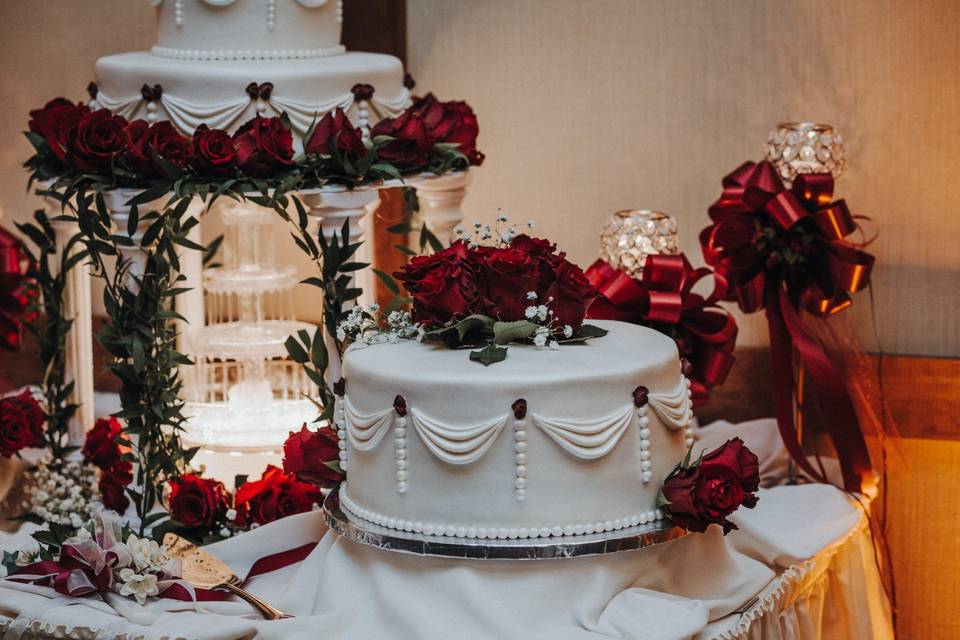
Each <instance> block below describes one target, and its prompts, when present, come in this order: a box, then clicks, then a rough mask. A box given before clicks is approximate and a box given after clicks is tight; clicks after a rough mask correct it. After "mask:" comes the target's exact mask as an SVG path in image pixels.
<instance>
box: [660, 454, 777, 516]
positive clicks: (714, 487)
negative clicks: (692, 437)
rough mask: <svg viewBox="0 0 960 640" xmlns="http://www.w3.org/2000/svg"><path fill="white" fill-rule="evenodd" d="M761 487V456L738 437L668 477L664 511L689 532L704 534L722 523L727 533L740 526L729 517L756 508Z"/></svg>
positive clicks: (678, 468)
mask: <svg viewBox="0 0 960 640" xmlns="http://www.w3.org/2000/svg"><path fill="white" fill-rule="evenodd" d="M759 487H760V462H759V460H758V459H757V456H756V455H754V453H753V452H752V451H750V449H748V448H747V447H746V445H744V443H743V440H741V439H740V438H734V439H732V440H728V441H727V442H726V443H724V444H723V446H721V447H719V448H717V449H714V450H713V451H711V452H710V453H707V454H705V455H704V456H703V457H702V458H701V459H700V460H699V461H697V462H695V463H694V464H692V465H690V466H689V467H684V466H682V465H681V466H679V467H677V468H676V469H675V470H674V471H673V472H672V473H671V474H670V476H668V477H667V479H666V480H665V481H664V483H663V488H662V489H661V493H662V495H663V499H664V500H665V501H666V504H664V505H663V510H664V511H666V513H667V515H668V516H669V517H670V520H671V521H673V523H674V524H676V525H678V526H681V527H683V528H684V529H687V530H689V531H696V532H699V533H702V532H704V531H706V530H707V527H708V526H710V525H711V524H718V525H720V526H721V527H723V533H724V534H727V533H728V532H729V531H731V530H732V529H736V528H737V525H735V524H733V523H732V522H730V521H729V520H727V516H729V515H730V514H731V513H733V512H734V511H736V510H737V509H738V508H740V507H741V506H744V507H747V508H748V509H752V508H753V507H755V506H756V504H757V496H756V491H757V489H759Z"/></svg>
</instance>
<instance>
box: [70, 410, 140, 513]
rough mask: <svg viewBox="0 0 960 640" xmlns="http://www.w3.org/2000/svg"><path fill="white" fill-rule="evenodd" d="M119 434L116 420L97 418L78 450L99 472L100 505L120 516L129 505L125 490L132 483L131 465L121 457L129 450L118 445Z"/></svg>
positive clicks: (120, 429)
mask: <svg viewBox="0 0 960 640" xmlns="http://www.w3.org/2000/svg"><path fill="white" fill-rule="evenodd" d="M122 432H123V428H122V427H121V426H120V421H119V420H117V419H116V418H114V417H112V416H111V417H109V418H99V419H98V420H97V421H96V422H95V423H94V425H93V429H91V430H90V431H88V432H87V437H86V440H84V443H83V449H82V450H81V453H83V459H84V461H86V462H88V463H90V464H92V465H94V466H96V467H97V468H98V469H100V479H99V480H98V482H97V485H98V488H99V490H100V499H101V500H102V501H103V505H104V506H105V507H107V508H108V509H113V510H114V511H116V512H118V513H123V512H124V511H126V510H127V507H128V506H130V499H129V498H128V497H127V493H126V490H125V489H126V487H127V485H129V484H130V483H131V482H133V465H132V464H131V463H130V461H129V460H124V459H123V454H125V453H127V452H128V451H129V449H128V448H127V447H124V446H121V445H120V444H119V443H118V442H117V438H119V437H120V436H121V434H122Z"/></svg>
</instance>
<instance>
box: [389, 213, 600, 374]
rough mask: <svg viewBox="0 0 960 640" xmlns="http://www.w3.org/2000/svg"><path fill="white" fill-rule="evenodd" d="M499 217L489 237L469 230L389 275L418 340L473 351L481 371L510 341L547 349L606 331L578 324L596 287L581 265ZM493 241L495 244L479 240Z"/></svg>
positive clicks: (480, 229)
mask: <svg viewBox="0 0 960 640" xmlns="http://www.w3.org/2000/svg"><path fill="white" fill-rule="evenodd" d="M506 223H507V220H506V218H505V217H502V216H501V218H500V219H499V220H498V222H497V228H496V230H495V231H493V230H491V229H489V228H488V227H483V226H482V225H479V224H478V225H477V226H476V232H475V234H474V236H473V237H469V236H467V234H465V233H464V231H463V229H462V228H459V229H458V235H459V236H460V239H458V240H457V241H456V242H454V243H453V244H452V245H450V247H448V248H447V249H444V250H443V251H439V252H437V253H435V254H433V255H429V256H419V257H416V258H414V259H413V260H411V261H410V263H409V264H407V265H406V266H404V267H403V268H402V269H401V270H400V271H398V272H397V273H396V274H394V275H395V277H396V278H397V279H398V280H399V281H400V282H402V283H403V286H404V287H405V288H406V290H407V291H408V292H409V293H410V296H411V297H412V298H413V321H414V322H416V323H419V324H420V326H421V327H422V328H423V333H422V338H423V339H424V340H431V341H440V342H443V343H444V344H446V345H447V346H449V347H451V348H462V347H479V350H477V351H473V352H471V354H470V359H471V360H475V361H478V362H481V363H483V364H485V365H489V364H492V363H493V362H499V361H500V360H503V359H504V358H505V357H506V352H507V350H506V348H505V347H504V346H503V345H506V344H507V343H510V342H515V341H518V342H529V343H532V344H534V345H536V346H538V347H549V348H554V347H557V346H559V345H560V344H564V343H568V342H581V341H583V340H587V339H589V338H594V337H598V336H602V335H604V334H605V333H606V331H604V330H603V329H600V328H599V327H594V326H591V325H586V324H584V323H583V319H584V317H586V313H587V308H588V307H589V306H590V304H591V303H592V302H593V301H594V299H596V297H597V295H598V294H597V290H596V288H595V287H594V286H593V285H592V284H591V283H590V281H589V280H588V279H587V277H586V276H585V275H584V273H583V271H582V270H581V269H580V267H578V266H576V265H575V264H573V263H571V262H570V261H568V260H567V259H566V255H565V254H564V253H563V252H558V251H557V248H556V245H554V244H553V243H551V242H550V241H548V240H544V239H541V238H532V237H530V236H528V235H526V234H521V233H517V231H516V229H515V227H514V226H512V225H509V226H508V225H507V224H506ZM494 236H496V238H497V241H498V244H497V245H495V246H488V245H481V244H480V241H482V240H487V239H489V238H492V237H494Z"/></svg>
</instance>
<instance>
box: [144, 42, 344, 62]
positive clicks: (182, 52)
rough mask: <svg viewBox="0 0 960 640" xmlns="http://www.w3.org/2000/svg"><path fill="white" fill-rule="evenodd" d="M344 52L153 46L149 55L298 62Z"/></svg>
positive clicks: (340, 47) (332, 49) (333, 49)
mask: <svg viewBox="0 0 960 640" xmlns="http://www.w3.org/2000/svg"><path fill="white" fill-rule="evenodd" d="M345 51H346V48H345V47H344V46H343V45H342V44H338V45H336V46H333V47H320V48H317V49H175V48H173V47H160V46H155V47H153V48H151V49H150V53H152V54H153V55H155V56H159V57H161V58H171V59H173V60H298V59H308V58H326V57H329V56H335V55H339V54H341V53H343V52H345Z"/></svg>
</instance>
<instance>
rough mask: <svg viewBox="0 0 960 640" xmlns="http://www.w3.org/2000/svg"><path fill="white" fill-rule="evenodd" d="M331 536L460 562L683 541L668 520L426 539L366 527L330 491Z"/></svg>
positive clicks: (326, 508) (557, 556)
mask: <svg viewBox="0 0 960 640" xmlns="http://www.w3.org/2000/svg"><path fill="white" fill-rule="evenodd" d="M323 515H324V518H325V520H326V522H327V526H329V527H330V529H331V530H332V531H335V532H336V533H337V534H339V535H340V536H342V537H343V538H345V539H346V540H349V541H351V542H356V543H359V544H364V545H367V546H371V547H376V548H378V549H387V550H389V551H396V552H399V553H407V554H412V555H419V556H434V557H441V558H459V559H464V560H561V559H566V558H582V557H585V556H598V555H607V554H611V553H620V552H623V551H635V550H637V549H644V548H646V547H651V546H653V545H656V544H661V543H663V542H669V541H671V540H676V539H677V538H682V537H683V536H685V535H686V534H687V531H685V530H684V529H682V528H680V527H677V526H674V525H673V523H671V522H670V521H668V520H658V521H656V522H652V523H649V524H643V525H639V526H636V527H628V528H626V529H620V530H618V531H608V532H604V533H599V534H583V535H572V536H556V537H554V536H551V537H547V538H529V539H519V540H510V539H508V540H501V539H496V540H492V539H478V538H458V537H452V536H428V535H423V534H418V533H413V532H408V531H397V530H395V529H389V528H387V527H382V526H379V525H376V524H373V523H372V522H367V521H366V520H363V519H361V518H359V517H358V516H356V515H354V514H353V513H350V512H348V511H346V510H345V509H344V508H343V506H342V504H341V502H340V499H339V497H338V494H337V492H336V491H333V492H332V493H331V494H330V495H329V496H327V499H326V500H325V501H324V503H323Z"/></svg>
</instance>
